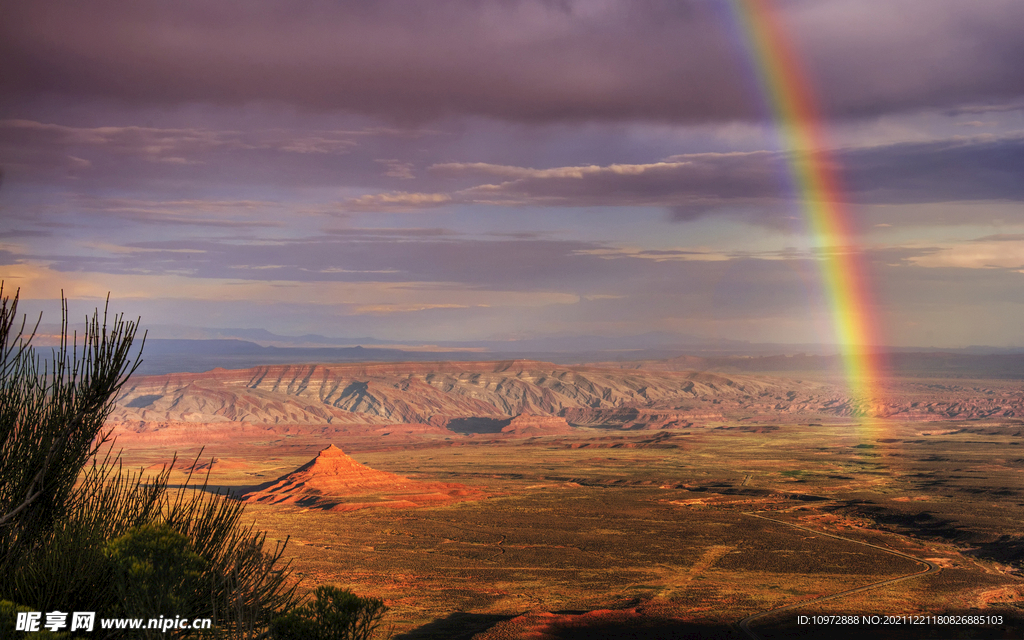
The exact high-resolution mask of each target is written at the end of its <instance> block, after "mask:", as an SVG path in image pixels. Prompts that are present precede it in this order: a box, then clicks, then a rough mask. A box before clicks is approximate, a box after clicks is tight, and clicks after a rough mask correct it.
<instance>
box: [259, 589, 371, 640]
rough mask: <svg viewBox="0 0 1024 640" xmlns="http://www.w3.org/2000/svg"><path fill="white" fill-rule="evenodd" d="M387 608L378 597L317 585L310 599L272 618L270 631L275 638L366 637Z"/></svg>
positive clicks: (353, 639)
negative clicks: (310, 600)
mask: <svg viewBox="0 0 1024 640" xmlns="http://www.w3.org/2000/svg"><path fill="white" fill-rule="evenodd" d="M387 610H388V608H387V607H386V606H384V601H383V600H381V599H379V598H363V597H360V596H357V595H355V594H354V593H352V592H351V591H349V590H348V589H339V588H337V587H327V586H324V587H318V588H317V589H316V591H315V592H314V595H313V601H312V602H309V603H307V604H306V605H304V606H302V607H299V608H298V609H294V610H292V611H290V612H288V613H287V614H286V615H284V616H281V617H280V618H277V619H275V620H274V621H273V622H272V623H271V625H270V635H271V638H273V639H274V640H368V639H369V638H371V637H372V636H373V633H374V632H375V631H376V630H377V627H379V626H380V622H381V618H383V616H384V613H385V612H386V611H387Z"/></svg>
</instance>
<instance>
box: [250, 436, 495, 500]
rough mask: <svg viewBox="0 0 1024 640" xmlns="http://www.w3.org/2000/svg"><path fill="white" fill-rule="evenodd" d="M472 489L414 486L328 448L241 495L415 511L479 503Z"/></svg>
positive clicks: (429, 484) (432, 484) (435, 484)
mask: <svg viewBox="0 0 1024 640" xmlns="http://www.w3.org/2000/svg"><path fill="white" fill-rule="evenodd" d="M483 496H484V494H483V492H482V491H480V490H478V489H473V488H472V487H467V486H464V485H459V484H450V483H441V482H419V481H416V480H410V479H409V478H405V477H403V476H400V475H397V474H394V473H388V472H387V471H378V470H376V469H371V468H370V467H367V466H366V465H364V464H360V463H358V462H356V461H355V460H353V459H352V458H350V457H349V456H348V455H347V454H346V453H345V452H344V451H342V450H341V449H339V448H338V447H336V446H334V445H333V444H332V445H330V446H328V447H327V448H326V449H323V450H321V451H320V453H319V454H318V455H317V457H316V458H313V460H311V461H309V462H307V463H306V464H304V465H302V466H301V467H299V468H298V469H296V470H295V471H293V472H291V473H289V474H287V475H284V476H281V477H280V478H278V479H277V480H274V481H273V482H268V483H267V484H264V485H260V486H259V487H256V489H255V490H253V491H251V492H249V493H247V494H245V495H244V496H242V499H243V500H244V501H246V502H264V503H271V504H297V505H300V506H305V507H316V508H321V509H331V510H336V511H349V510H352V509H361V508H364V507H393V508H404V507H418V506H424V505H425V504H432V505H437V504H446V503H449V502H456V501H462V500H474V499H478V498H482V497H483Z"/></svg>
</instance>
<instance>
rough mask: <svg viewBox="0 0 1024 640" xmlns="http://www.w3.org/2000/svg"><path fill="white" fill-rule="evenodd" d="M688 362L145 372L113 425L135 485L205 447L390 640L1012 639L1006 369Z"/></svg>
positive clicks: (305, 560)
mask: <svg viewBox="0 0 1024 640" xmlns="http://www.w3.org/2000/svg"><path fill="white" fill-rule="evenodd" d="M686 362H689V364H691V365H693V364H695V361H694V360H693V359H689V360H688V361H687V360H686V359H683V360H678V359H677V360H676V361H675V362H673V361H660V362H639V363H629V364H627V363H614V364H610V363H605V364H596V365H579V366H566V365H555V364H551V363H546V362H539V361H526V360H513V361H500V362H475V363H444V362H438V363H423V362H418V363H382V364H341V365H333V364H321V365H293V366H264V367H255V368H250V369H243V370H223V369H219V370H213V371H210V372H206V373H197V374H173V375H162V376H143V377H137V378H132V379H131V380H130V382H129V385H128V386H126V387H125V388H124V390H123V391H122V395H121V397H120V398H119V399H118V408H117V409H116V411H115V413H114V414H113V415H112V416H111V417H110V419H109V422H108V425H109V426H110V427H112V428H113V430H114V434H115V435H116V436H117V438H118V440H117V443H118V446H121V447H124V449H125V452H126V453H125V455H126V457H127V459H128V460H129V461H130V462H131V463H133V464H137V465H140V466H143V467H147V468H148V469H149V470H155V469H157V468H159V467H160V466H161V465H162V464H164V463H165V462H166V461H167V460H168V459H169V457H170V454H171V452H177V453H178V454H179V456H180V457H182V458H189V456H195V455H198V454H199V452H200V450H201V451H202V453H201V456H200V459H201V462H202V467H201V468H203V469H204V470H205V471H207V472H208V473H209V479H210V480H209V481H210V484H211V486H212V487H215V488H217V489H223V490H230V491H231V492H232V493H233V494H234V495H235V496H237V497H238V498H239V499H242V500H245V501H246V502H247V503H248V505H247V510H246V514H247V516H248V517H251V518H253V519H255V521H256V523H257V525H258V526H259V527H261V528H263V529H265V530H267V531H268V532H269V536H268V540H285V539H288V540H289V545H288V550H287V553H286V557H288V558H290V559H291V560H292V567H293V569H294V571H295V574H296V576H297V577H300V578H302V579H303V580H305V581H307V582H308V583H310V584H313V585H315V584H325V583H329V584H337V585H341V586H347V587H350V588H352V589H353V590H355V591H356V592H358V593H363V594H367V595H372V596H376V597H380V598H383V599H384V600H385V602H386V603H387V605H388V606H389V607H390V608H391V610H390V612H389V614H388V618H387V620H386V625H388V626H389V627H390V628H391V629H392V631H393V633H394V637H395V638H404V639H406V640H416V639H434V638H436V639H441V638H464V639H466V640H469V639H471V638H472V639H474V640H511V639H520V638H551V639H556V638H557V639H563V638H619V637H644V638H683V637H718V638H746V637H752V638H783V637H786V638H789V637H807V638H814V637H822V634H826V633H827V635H829V636H830V637H864V636H865V635H866V634H870V635H872V636H875V637H881V638H935V637H944V638H945V637H950V638H1011V637H1019V634H1020V631H1021V629H1024V582H1022V580H1021V575H1020V569H1021V562H1022V561H1024V536H1022V535H1021V533H1020V528H1019V523H1020V522H1021V520H1022V519H1024V500H1022V495H1024V494H1022V491H1024V490H1022V488H1021V483H1020V474H1021V471H1022V469H1024V451H1021V450H1019V449H1018V448H1019V447H1020V446H1021V443H1022V442H1024V439H1022V437H1024V415H1022V413H1024V384H1022V383H1021V381H1020V380H1019V379H1013V378H1001V379H999V378H990V379H980V378H949V377H944V378H928V377H918V376H909V375H904V376H896V375H894V376H890V377H889V378H887V379H886V380H885V381H884V383H883V384H882V385H880V387H879V388H881V389H883V390H884V392H885V400H884V402H882V401H879V402H876V403H869V404H870V406H867V405H864V403H860V404H858V402H856V401H852V400H851V399H850V398H849V397H848V395H847V394H845V393H844V390H843V386H842V380H839V379H836V378H835V377H834V376H830V375H828V374H827V373H825V372H822V371H817V372H814V371H811V372H790V374H788V375H781V374H777V373H776V374H771V375H769V374H764V373H714V372H708V371H694V370H685V369H684V368H683V367H682V366H681V365H682V364H685V363H686ZM720 364H721V363H720ZM799 616H809V617H810V616H846V617H847V619H849V617H850V616H858V617H859V620H858V622H857V623H852V622H847V623H845V624H830V625H828V627H829V628H825V627H824V624H823V623H818V624H815V623H813V622H808V623H804V624H800V623H799V620H800V619H801V618H799ZM871 616H878V617H877V618H873V619H872V618H870V617H871ZM887 616H888V617H889V619H888V623H886V617H887ZM913 616H919V617H920V618H918V619H917V620H914V618H913ZM921 616H923V617H921ZM928 616H932V618H928ZM935 616H940V618H938V619H936V618H935ZM950 616H953V617H950ZM955 616H960V617H959V618H956V617H955ZM963 616H967V617H966V618H964V617H963ZM806 619H807V618H805V620H806ZM810 619H811V620H814V619H815V618H810ZM817 620H819V621H820V620H821V618H817ZM627 634H633V635H627Z"/></svg>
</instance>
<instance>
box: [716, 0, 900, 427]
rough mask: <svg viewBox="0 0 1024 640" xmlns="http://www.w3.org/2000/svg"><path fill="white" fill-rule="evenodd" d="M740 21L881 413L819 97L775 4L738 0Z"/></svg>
mask: <svg viewBox="0 0 1024 640" xmlns="http://www.w3.org/2000/svg"><path fill="white" fill-rule="evenodd" d="M731 9H732V14H733V19H734V20H735V23H736V24H738V25H739V26H740V28H741V29H742V31H743V34H742V35H743V36H744V37H743V38H742V39H743V40H744V42H745V43H746V46H747V48H748V53H749V55H750V58H751V60H752V61H753V66H754V67H755V71H756V75H757V77H758V81H759V83H760V85H761V91H762V94H763V95H764V96H765V98H766V101H767V103H768V106H769V108H770V109H771V112H772V116H773V117H774V120H775V123H776V126H777V128H778V133H779V136H780V138H781V142H782V146H783V148H784V149H785V151H786V157H787V161H788V162H787V164H788V168H789V173H790V177H791V180H792V183H793V187H794V191H795V192H796V194H797V196H798V200H799V202H800V204H801V207H802V209H803V214H804V220H805V223H806V225H807V230H808V231H809V232H810V234H811V236H812V238H813V241H814V246H815V251H816V254H817V258H818V265H819V269H820V271H821V279H822V283H823V286H824V291H825V297H826V299H827V301H828V305H829V311H830V314H831V318H832V325H833V329H834V332H835V340H836V343H837V344H838V345H839V347H840V355H841V357H842V362H843V369H844V374H845V379H846V384H847V387H848V390H849V392H850V395H851V397H852V400H853V403H854V405H856V406H857V407H858V412H859V413H860V414H861V415H864V416H868V417H870V416H875V415H878V414H879V413H880V410H881V408H882V407H881V406H880V402H881V397H882V394H881V393H880V389H879V388H878V384H879V381H880V370H881V365H882V363H881V361H880V357H881V356H880V355H879V354H878V353H877V352H876V349H877V345H880V344H882V343H881V341H880V340H879V337H880V335H879V332H878V323H877V321H876V313H875V307H874V304H873V301H872V296H871V289H870V286H869V285H870V281H869V278H868V275H867V273H866V269H865V265H864V262H863V259H862V256H861V252H860V250H859V248H858V246H857V243H856V239H855V238H854V234H853V229H852V227H851V216H850V211H849V209H848V207H847V206H846V204H845V202H844V197H843V195H844V194H843V188H842V184H841V181H840V176H839V172H838V169H837V164H836V162H835V161H834V160H832V159H831V158H830V157H829V151H828V145H827V144H826V139H825V135H824V123H823V119H822V117H821V115H820V114H819V112H818V108H817V104H816V102H815V98H814V91H813V90H812V87H811V85H810V83H809V82H808V80H807V77H806V76H805V74H804V73H803V70H802V69H801V65H800V61H799V59H798V58H797V56H796V54H795V52H794V51H793V49H792V47H791V46H790V41H789V39H788V38H787V37H786V34H785V30H784V29H783V27H782V25H781V24H780V22H779V19H778V15H777V13H776V11H775V9H774V8H773V6H772V2H771V0H731Z"/></svg>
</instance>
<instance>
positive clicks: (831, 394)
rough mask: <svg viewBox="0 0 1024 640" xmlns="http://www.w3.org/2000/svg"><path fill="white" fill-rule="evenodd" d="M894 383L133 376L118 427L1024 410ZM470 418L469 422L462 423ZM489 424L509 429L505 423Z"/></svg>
mask: <svg viewBox="0 0 1024 640" xmlns="http://www.w3.org/2000/svg"><path fill="white" fill-rule="evenodd" d="M993 385H994V386H978V385H973V386H971V387H970V388H967V387H961V386H959V385H949V384H946V385H935V384H929V383H928V382H927V381H921V380H912V381H903V382H900V381H892V382H890V383H889V384H888V385H887V386H884V387H880V389H881V390H882V393H884V394H885V397H883V398H878V399H875V400H873V401H871V402H869V403H855V402H852V401H851V400H850V398H849V397H848V396H847V394H846V393H845V391H844V390H843V388H842V387H841V385H838V384H834V383H829V382H822V381H811V380H797V379H789V378H777V377H767V376H753V375H743V374H729V375H719V374H714V373H706V372H692V371H651V370H630V369H622V368H610V367H609V368H605V367H595V366H576V367H573V366H560V365H555V364H551V363H546V362H536V361H524V360H516V361H504V362H472V363H443V362H442V363H398V364H355V365H352V364H341V365H330V364H323V365H290V366H266V367H255V368H251V369H239V370H224V369H215V370H213V371H210V372H206V373H198V374H172V375H165V376H151V377H141V378H137V379H132V380H131V381H130V383H129V385H127V386H126V387H125V389H124V391H123V393H122V395H121V397H120V398H119V399H118V408H117V409H116V411H115V412H114V414H113V415H112V416H111V420H112V421H114V422H118V423H135V424H145V423H166V422H176V423H216V422H233V423H249V424H263V425H267V424H307V425H345V424H379V425H388V424H420V425H423V426H424V428H426V427H427V426H428V425H429V426H430V427H433V428H434V429H438V430H445V428H446V427H449V426H455V425H461V426H465V425H467V424H469V423H467V422H466V421H467V420H469V419H477V420H484V421H486V420H491V421H501V420H508V419H510V418H512V417H514V416H518V415H522V414H529V415H534V416H557V417H562V418H565V420H566V421H567V422H568V423H569V424H570V425H573V426H591V427H595V426H596V427H617V428H624V429H643V428H671V427H680V426H686V425H688V424H690V423H692V422H694V421H701V420H711V419H715V418H721V417H723V416H735V415H738V414H743V415H745V416H748V417H758V416H765V417H768V416H774V417H775V419H778V417H779V416H780V415H790V416H792V415H794V414H799V415H815V414H819V415H826V416H829V415H830V416H850V415H863V414H872V415H882V416H889V417H905V418H912V419H930V418H944V419H948V418H953V417H956V418H967V419H969V418H988V417H1015V416H1020V415H1024V410H1022V394H1021V390H1020V389H1019V386H1020V385H1019V384H1017V383H1007V382H1003V383H993ZM459 421H461V422H459ZM481 424H485V426H486V425H488V424H489V425H490V426H489V427H487V428H486V429H485V430H486V431H495V432H496V431H500V430H501V429H502V428H503V427H505V426H507V424H508V422H504V423H503V424H501V423H498V422H492V423H481Z"/></svg>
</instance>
